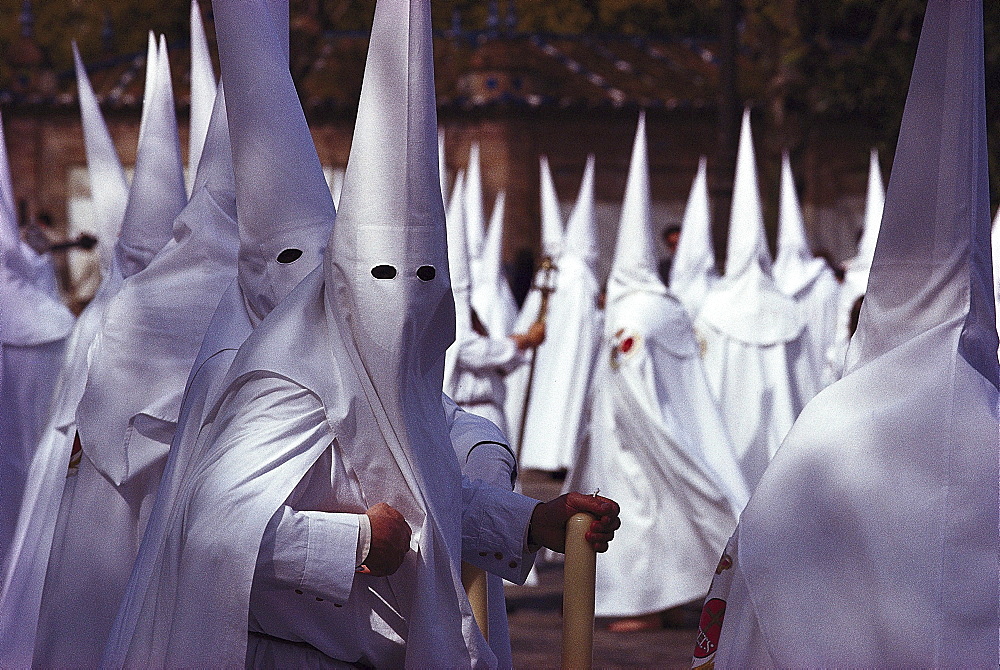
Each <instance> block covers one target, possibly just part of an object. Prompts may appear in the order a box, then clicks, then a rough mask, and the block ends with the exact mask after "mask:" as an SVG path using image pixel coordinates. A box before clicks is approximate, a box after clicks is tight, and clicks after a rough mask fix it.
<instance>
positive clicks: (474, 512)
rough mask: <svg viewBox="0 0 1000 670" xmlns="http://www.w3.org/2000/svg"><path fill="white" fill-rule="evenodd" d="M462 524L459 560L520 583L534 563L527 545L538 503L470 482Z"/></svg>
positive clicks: (518, 495) (509, 492) (495, 488)
mask: <svg viewBox="0 0 1000 670" xmlns="http://www.w3.org/2000/svg"><path fill="white" fill-rule="evenodd" d="M469 486H470V487H471V488H472V489H473V493H472V495H471V496H468V497H467V498H466V500H467V503H466V509H465V513H464V516H463V523H462V560H464V561H466V562H467V563H471V564H472V565H475V566H477V567H479V568H482V569H483V570H486V571H487V572H489V573H492V574H494V575H498V576H500V577H503V578H504V579H506V580H508V581H511V582H514V583H515V584H522V583H524V580H525V579H526V578H527V577H528V572H530V571H531V566H532V565H533V564H534V562H535V554H534V552H532V551H529V549H528V546H527V537H528V526H529V525H530V523H531V514H532V512H534V510H535V507H536V506H537V505H538V502H539V501H537V500H535V499H533V498H528V497H527V496H523V495H521V494H519V493H514V492H512V491H504V490H502V489H499V488H497V487H494V486H489V485H486V484H483V483H481V482H476V483H470V484H469Z"/></svg>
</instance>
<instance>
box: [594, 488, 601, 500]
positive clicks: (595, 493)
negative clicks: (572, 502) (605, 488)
mask: <svg viewBox="0 0 1000 670" xmlns="http://www.w3.org/2000/svg"><path fill="white" fill-rule="evenodd" d="M600 492H601V489H597V490H596V491H594V497H595V498H596V497H597V494H598V493H600Z"/></svg>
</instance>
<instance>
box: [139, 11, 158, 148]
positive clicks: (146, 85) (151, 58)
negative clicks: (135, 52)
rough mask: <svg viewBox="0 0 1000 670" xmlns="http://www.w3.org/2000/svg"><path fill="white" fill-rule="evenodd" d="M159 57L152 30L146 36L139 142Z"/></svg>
mask: <svg viewBox="0 0 1000 670" xmlns="http://www.w3.org/2000/svg"><path fill="white" fill-rule="evenodd" d="M159 58H160V50H159V47H158V46H157V43H156V35H155V34H154V33H153V31H152V30H150V31H149V33H148V34H147V36H146V79H145V81H144V82H143V87H142V113H141V115H140V117H139V142H142V136H143V134H144V133H145V132H146V125H147V124H148V123H149V110H150V100H152V99H153V91H154V90H156V73H157V61H158V60H159Z"/></svg>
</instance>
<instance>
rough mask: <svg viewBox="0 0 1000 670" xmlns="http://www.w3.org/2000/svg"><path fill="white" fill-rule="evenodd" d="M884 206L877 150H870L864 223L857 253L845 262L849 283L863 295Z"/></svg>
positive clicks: (883, 191) (883, 190) (883, 188)
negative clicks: (849, 276) (854, 285)
mask: <svg viewBox="0 0 1000 670" xmlns="http://www.w3.org/2000/svg"><path fill="white" fill-rule="evenodd" d="M884 206H885V187H884V186H883V184H882V168H881V167H880V166H879V162H878V150H877V149H872V151H871V157H870V158H869V161H868V190H867V192H866V195H865V222H864V228H863V229H862V231H861V239H860V240H858V251H857V253H856V254H855V255H854V257H853V258H852V259H850V260H849V261H848V262H847V273H848V275H851V278H850V279H849V281H852V282H854V283H856V284H858V288H859V290H860V291H861V292H862V293H864V290H865V287H866V286H867V284H868V273H869V271H870V270H871V267H872V258H873V257H874V256H875V243H876V242H877V241H878V233H879V227H880V226H881V224H882V208H883V207H884Z"/></svg>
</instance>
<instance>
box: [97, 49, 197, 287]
mask: <svg viewBox="0 0 1000 670" xmlns="http://www.w3.org/2000/svg"><path fill="white" fill-rule="evenodd" d="M159 44H160V45H159V50H158V52H157V57H156V70H155V71H154V75H153V84H152V86H153V89H152V97H151V99H150V104H148V105H146V104H144V105H143V108H142V111H143V118H142V119H141V120H140V123H139V148H138V149H137V150H136V158H135V175H134V176H133V177H132V184H131V186H130V187H129V198H128V202H127V204H126V205H125V221H128V222H129V223H128V224H127V225H125V224H123V225H122V230H121V234H120V235H119V236H118V244H117V245H116V247H115V252H116V258H117V261H118V267H119V268H120V269H121V273H122V277H125V278H127V277H130V276H132V275H134V274H135V273H136V272H138V271H139V270H142V269H143V268H144V267H146V266H147V265H149V262H150V261H151V260H152V259H153V256H155V255H156V252H158V251H159V250H160V249H162V248H163V245H165V244H166V243H167V242H168V241H169V240H170V238H171V236H172V230H171V224H172V222H173V220H174V219H175V218H177V215H178V214H180V212H181V210H182V209H183V208H184V205H186V204H187V195H186V192H185V191H184V168H183V164H182V162H181V147H180V142H179V141H178V138H177V111H176V106H175V105H174V93H173V84H172V81H171V76H170V60H169V56H168V54H167V41H166V38H164V37H163V36H162V35H161V36H160V43H159ZM147 81H148V78H147Z"/></svg>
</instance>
